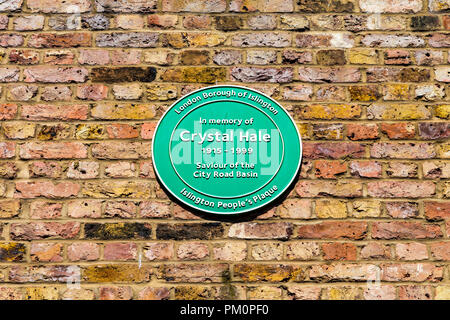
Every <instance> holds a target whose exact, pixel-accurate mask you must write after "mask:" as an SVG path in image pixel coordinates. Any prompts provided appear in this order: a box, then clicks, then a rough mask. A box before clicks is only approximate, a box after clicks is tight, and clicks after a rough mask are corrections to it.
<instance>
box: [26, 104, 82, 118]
mask: <svg viewBox="0 0 450 320" xmlns="http://www.w3.org/2000/svg"><path fill="white" fill-rule="evenodd" d="M88 112H89V106H88V105H66V106H64V105H62V106H56V105H44V104H37V105H23V106H22V107H21V113H20V116H21V118H22V119H27V120H66V121H67V120H86V119H87V117H88Z"/></svg>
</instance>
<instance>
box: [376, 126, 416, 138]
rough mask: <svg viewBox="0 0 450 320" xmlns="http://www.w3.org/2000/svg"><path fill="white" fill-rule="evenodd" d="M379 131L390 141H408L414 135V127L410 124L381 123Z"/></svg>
mask: <svg viewBox="0 0 450 320" xmlns="http://www.w3.org/2000/svg"><path fill="white" fill-rule="evenodd" d="M380 129H381V131H382V132H383V133H385V134H387V136H388V137H389V138H390V139H410V138H413V137H414V135H415V128H414V125H412V124H411V123H404V122H401V123H382V124H381V127H380Z"/></svg>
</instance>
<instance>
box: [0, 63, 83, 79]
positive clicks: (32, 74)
mask: <svg viewBox="0 0 450 320" xmlns="http://www.w3.org/2000/svg"><path fill="white" fill-rule="evenodd" d="M0 74H1V73H0ZM24 76H25V79H24V81H25V82H43V83H60V82H63V83H71V82H85V81H86V80H87V77H88V70H86V69H84V68H78V67H50V66H36V67H30V68H26V69H25V70H24Z"/></svg>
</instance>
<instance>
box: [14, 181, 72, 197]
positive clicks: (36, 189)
mask: <svg viewBox="0 0 450 320" xmlns="http://www.w3.org/2000/svg"><path fill="white" fill-rule="evenodd" d="M79 190H80V186H79V185H78V184H77V183H73V182H59V183H57V184H54V183H53V182H51V181H38V182H25V181H20V182H16V190H15V193H14V197H15V198H37V197H41V196H42V197H45V198H69V197H73V196H76V195H77V194H78V192H79Z"/></svg>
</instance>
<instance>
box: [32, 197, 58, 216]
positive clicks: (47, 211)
mask: <svg viewBox="0 0 450 320" xmlns="http://www.w3.org/2000/svg"><path fill="white" fill-rule="evenodd" d="M62 207H63V206H62V204H61V203H58V202H43V201H36V202H33V203H31V204H30V218H31V219H55V218H59V217H61V215H62Z"/></svg>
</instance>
